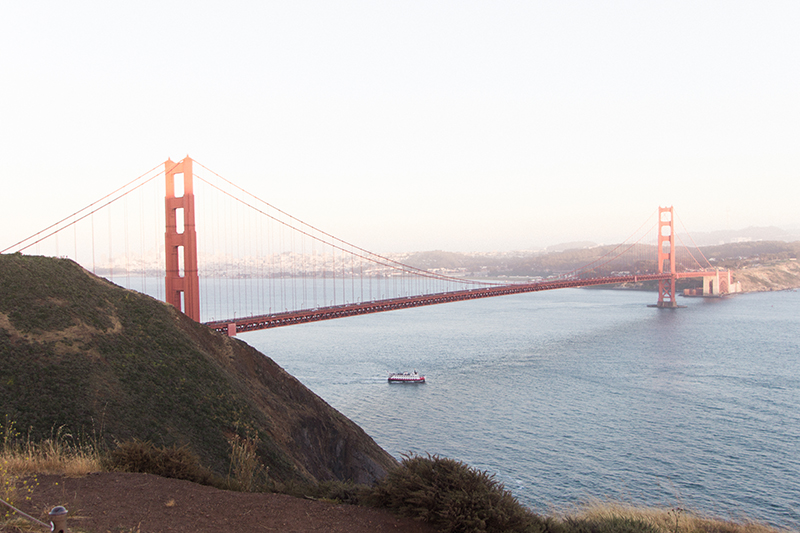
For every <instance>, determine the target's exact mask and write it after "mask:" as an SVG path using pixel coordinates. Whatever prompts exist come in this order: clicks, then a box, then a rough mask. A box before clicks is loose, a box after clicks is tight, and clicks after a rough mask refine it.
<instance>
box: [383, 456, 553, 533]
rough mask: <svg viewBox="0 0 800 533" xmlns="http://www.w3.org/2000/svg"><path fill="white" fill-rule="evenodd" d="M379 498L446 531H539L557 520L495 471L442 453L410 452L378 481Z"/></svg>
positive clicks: (413, 516) (408, 514) (387, 506)
mask: <svg viewBox="0 0 800 533" xmlns="http://www.w3.org/2000/svg"><path fill="white" fill-rule="evenodd" d="M373 499H374V503H375V504H376V505H378V506H380V507H386V508H389V509H391V510H393V511H395V512H397V513H398V514H401V515H404V516H409V517H412V518H416V519H420V520H424V521H426V522H428V523H430V524H431V525H433V526H434V527H435V528H437V529H438V530H439V531H442V532H446V533H462V532H463V533H467V532H473V531H485V532H489V533H491V532H530V533H538V532H544V531H548V530H551V529H552V525H553V524H551V522H550V521H549V520H547V519H544V518H542V517H540V516H538V515H536V514H534V513H533V512H532V511H530V510H528V509H527V508H525V507H523V506H522V505H521V504H520V503H519V502H518V501H517V500H516V499H515V498H514V497H513V496H512V495H511V493H510V492H508V491H507V490H505V488H504V487H503V485H502V484H501V483H500V482H498V481H496V480H495V479H494V476H493V475H489V474H488V473H486V472H482V471H479V470H476V469H474V468H472V467H470V466H468V465H466V464H464V463H461V462H459V461H456V460H453V459H446V458H441V457H439V456H436V455H434V456H431V455H428V456H427V457H421V456H406V457H404V458H403V461H402V463H401V465H400V466H399V467H398V468H396V469H394V470H392V471H391V472H389V474H388V475H387V476H386V477H385V478H384V479H383V480H381V481H380V482H379V483H378V485H376V487H375V490H374V492H373Z"/></svg>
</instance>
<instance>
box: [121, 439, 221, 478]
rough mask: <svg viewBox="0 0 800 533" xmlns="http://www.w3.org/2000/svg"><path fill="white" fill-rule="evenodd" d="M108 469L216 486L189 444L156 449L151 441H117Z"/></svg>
mask: <svg viewBox="0 0 800 533" xmlns="http://www.w3.org/2000/svg"><path fill="white" fill-rule="evenodd" d="M107 461H108V465H107V466H108V468H109V469H110V470H117V471H121V472H138V473H144V474H154V475H156V476H161V477H169V478H175V479H185V480H187V481H192V482H194V483H202V484H204V485H219V481H218V480H216V479H215V478H214V476H213V475H212V474H211V472H210V471H209V470H208V469H207V468H205V467H203V466H202V465H201V464H200V458H199V457H198V456H197V455H196V454H195V453H193V452H192V451H191V450H190V449H189V448H188V446H180V447H179V446H171V447H160V448H157V447H156V446H154V445H153V443H151V442H147V441H140V440H130V441H126V442H122V443H119V444H118V445H117V448H116V449H114V450H113V451H111V453H110V454H109V456H108V459H107Z"/></svg>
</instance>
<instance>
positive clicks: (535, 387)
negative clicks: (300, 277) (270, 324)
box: [241, 289, 800, 528]
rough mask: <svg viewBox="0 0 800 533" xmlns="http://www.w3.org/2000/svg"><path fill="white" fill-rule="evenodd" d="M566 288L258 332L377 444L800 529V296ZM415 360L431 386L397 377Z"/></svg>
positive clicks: (504, 477) (535, 498) (540, 497)
mask: <svg viewBox="0 0 800 533" xmlns="http://www.w3.org/2000/svg"><path fill="white" fill-rule="evenodd" d="M655 299H656V295H655V294H654V293H645V292H628V291H610V290H579V289H578V290H559V291H551V292H546V293H536V294H527V295H517V296H506V297H501V298H491V299H486V300H480V301H471V302H461V303H453V304H446V305H438V306H432V307H425V308H419V309H409V310H403V311H395V312H390V313H380V314H375V315H368V316H363V317H354V318H347V319H340V320H333V321H329V322H319V323H314V324H306V325H297V326H292V327H287V328H279V329H274V330H265V331H259V332H251V333H247V334H244V335H241V339H242V340H244V341H246V342H248V343H250V344H251V345H253V346H254V347H256V348H257V349H259V350H261V351H262V352H264V353H265V354H267V355H268V356H270V357H271V358H273V359H274V360H275V361H276V362H277V363H278V364H280V365H281V366H283V367H284V368H286V369H287V370H288V371H289V372H290V373H292V374H293V375H294V376H296V377H297V378H298V379H300V380H301V381H302V382H303V383H304V384H305V385H307V386H308V387H309V388H311V389H312V390H313V391H314V392H316V393H317V394H318V395H320V396H321V397H322V398H324V399H325V400H326V401H327V402H328V403H329V404H331V405H332V406H333V407H335V408H336V409H338V410H339V411H341V412H342V413H344V414H345V415H346V416H348V417H349V418H351V419H352V420H354V421H355V422H356V423H358V424H359V425H360V426H361V427H363V428H364V430H365V431H366V432H367V433H368V434H369V435H371V436H372V437H373V438H374V439H375V440H376V441H377V443H378V444H379V445H381V446H382V447H383V448H384V449H386V450H387V451H389V452H390V453H392V454H393V455H395V456H397V457H400V455H401V454H402V453H407V452H414V453H426V452H430V453H432V454H439V455H442V456H446V457H452V458H455V459H459V460H461V461H464V462H466V463H468V464H470V465H472V466H475V467H477V468H480V469H482V470H488V471H490V472H493V473H495V474H496V476H497V478H498V479H499V480H500V481H502V482H503V483H504V484H505V485H506V487H507V488H508V489H510V490H511V491H512V492H513V493H514V495H515V496H517V497H518V498H519V499H520V500H521V501H522V502H523V503H525V504H526V505H528V506H530V507H531V508H533V509H534V510H537V511H547V509H548V508H550V507H552V506H555V507H557V508H559V507H564V506H567V505H570V504H574V503H579V502H581V501H585V500H586V499H588V498H591V497H597V498H613V499H618V500H624V501H628V502H632V503H636V504H648V505H650V504H652V505H660V506H669V507H675V506H680V507H684V508H690V509H693V510H696V511H701V512H705V513H710V514H713V515H717V516H721V517H726V518H741V517H743V516H746V517H749V518H751V519H756V520H761V521H766V522H769V523H772V524H775V525H780V526H787V527H793V528H800V511H799V510H798V502H800V481H798V479H800V476H798V474H800V448H799V446H800V444H799V443H800V364H798V363H800V360H799V359H800V355H798V354H800V313H799V312H798V310H800V293H797V292H781V293H768V294H752V295H741V296H737V297H735V298H728V299H724V300H702V299H681V302H680V303H681V304H684V305H687V306H688V307H687V308H686V309H679V310H665V309H652V308H647V307H646V305H647V304H650V303H653V301H654V300H655ZM412 369H418V370H419V371H420V372H421V373H423V374H425V375H426V376H427V379H428V383H427V384H425V385H397V384H392V385H390V384H388V383H387V381H386V374H387V372H388V371H400V370H412Z"/></svg>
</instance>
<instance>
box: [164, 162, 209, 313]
mask: <svg viewBox="0 0 800 533" xmlns="http://www.w3.org/2000/svg"><path fill="white" fill-rule="evenodd" d="M164 174H165V178H166V180H165V181H166V189H167V190H166V196H165V197H164V206H165V209H166V232H165V234H164V250H165V252H166V253H165V255H166V262H167V265H166V267H167V275H166V280H165V281H166V300H167V303H169V304H172V305H174V306H175V307H176V308H177V309H178V310H179V311H183V312H184V313H185V314H186V315H187V316H188V317H189V318H191V319H192V320H194V321H196V322H200V278H199V276H198V274H197V231H196V229H195V219H194V188H193V182H192V178H193V174H192V160H191V159H189V157H188V156H187V157H185V158H184V159H182V160H181V161H178V162H177V163H173V162H172V161H171V160H170V159H167V161H166V162H165V163H164ZM175 174H183V195H182V196H179V197H176V195H175ZM178 222H181V225H182V226H183V231H182V232H178Z"/></svg>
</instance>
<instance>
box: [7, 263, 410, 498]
mask: <svg viewBox="0 0 800 533" xmlns="http://www.w3.org/2000/svg"><path fill="white" fill-rule="evenodd" d="M0 383H2V387H0V417H3V416H4V415H7V416H8V417H9V419H11V420H13V421H15V423H16V425H17V427H18V428H19V429H21V431H22V432H23V433H29V435H30V437H31V438H32V439H34V440H38V439H40V438H42V437H48V436H50V435H51V432H52V431H54V430H56V429H57V428H59V427H61V426H64V430H62V431H67V430H68V431H69V432H71V434H72V435H74V436H75V437H76V438H84V439H92V438H94V439H99V440H100V441H102V442H104V443H106V444H107V445H109V446H111V445H113V443H114V441H124V440H128V439H132V438H138V439H141V440H150V441H152V442H153V443H155V444H157V445H167V446H169V445H173V444H175V445H183V444H189V445H190V447H191V448H192V449H193V450H194V451H195V452H196V453H198V454H199V455H200V457H201V460H202V461H203V463H204V464H206V465H208V466H209V467H211V468H212V469H213V470H214V471H216V472H217V473H219V474H222V475H225V474H226V473H227V471H228V465H229V460H228V456H229V455H228V454H229V450H230V445H229V439H231V438H232V437H233V436H234V435H239V436H240V437H247V436H248V435H249V436H251V437H253V436H257V437H258V439H259V441H260V442H259V447H258V453H259V457H260V459H261V461H262V462H263V463H264V464H265V465H266V466H267V467H268V468H269V475H270V477H271V478H272V479H274V480H277V481H290V480H294V481H315V480H328V479H338V480H347V479H352V480H354V481H357V482H361V483H370V482H372V481H374V480H375V479H377V478H380V477H382V476H383V475H384V474H385V472H386V471H387V469H389V468H391V467H393V466H394V465H395V464H396V461H395V459H394V458H392V457H391V456H390V455H389V454H388V453H386V452H385V451H384V450H383V449H381V448H380V447H379V446H378V445H377V444H375V442H374V441H373V440H372V439H371V438H370V437H369V436H368V435H366V434H365V433H364V431H363V430H361V428H359V427H358V426H357V425H356V424H355V423H353V422H352V421H350V420H349V419H347V418H346V417H345V416H343V415H342V414H341V413H339V412H338V411H336V410H335V409H333V408H332V407H330V406H329V405H328V404H326V403H325V402H324V401H323V400H322V399H321V398H319V397H318V396H316V395H315V394H313V393H312V392H311V391H309V390H308V389H307V388H306V387H305V386H303V385H302V384H301V383H300V382H299V381H297V380H296V379H295V378H293V377H292V376H290V375H289V374H288V373H286V372H285V371H284V370H283V369H282V368H280V367H279V366H278V365H277V364H275V363H274V362H273V361H272V360H271V359H269V358H268V357H266V356H264V355H263V354H261V353H259V352H257V351H256V350H254V349H253V348H251V347H250V346H248V345H247V344H245V343H244V342H241V341H238V340H236V339H230V338H228V337H225V336H221V335H218V334H215V333H213V332H211V331H210V330H208V328H206V327H205V326H202V325H200V324H197V323H195V322H193V321H191V320H189V319H188V318H186V317H185V316H184V315H182V314H181V313H179V312H177V311H176V310H175V309H174V308H173V307H171V306H169V305H166V304H164V303H162V302H159V301H157V300H154V299H152V298H150V297H147V296H144V295H141V294H139V293H136V292H133V291H128V290H125V289H122V288H120V287H118V286H116V285H114V284H112V283H110V282H108V281H106V280H105V279H102V278H98V277H96V276H94V275H92V274H90V273H88V272H86V271H85V270H83V269H82V268H81V267H79V266H78V265H77V264H75V263H74V262H72V261H69V260H66V259H51V258H43V257H31V256H22V255H19V254H15V255H0Z"/></svg>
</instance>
